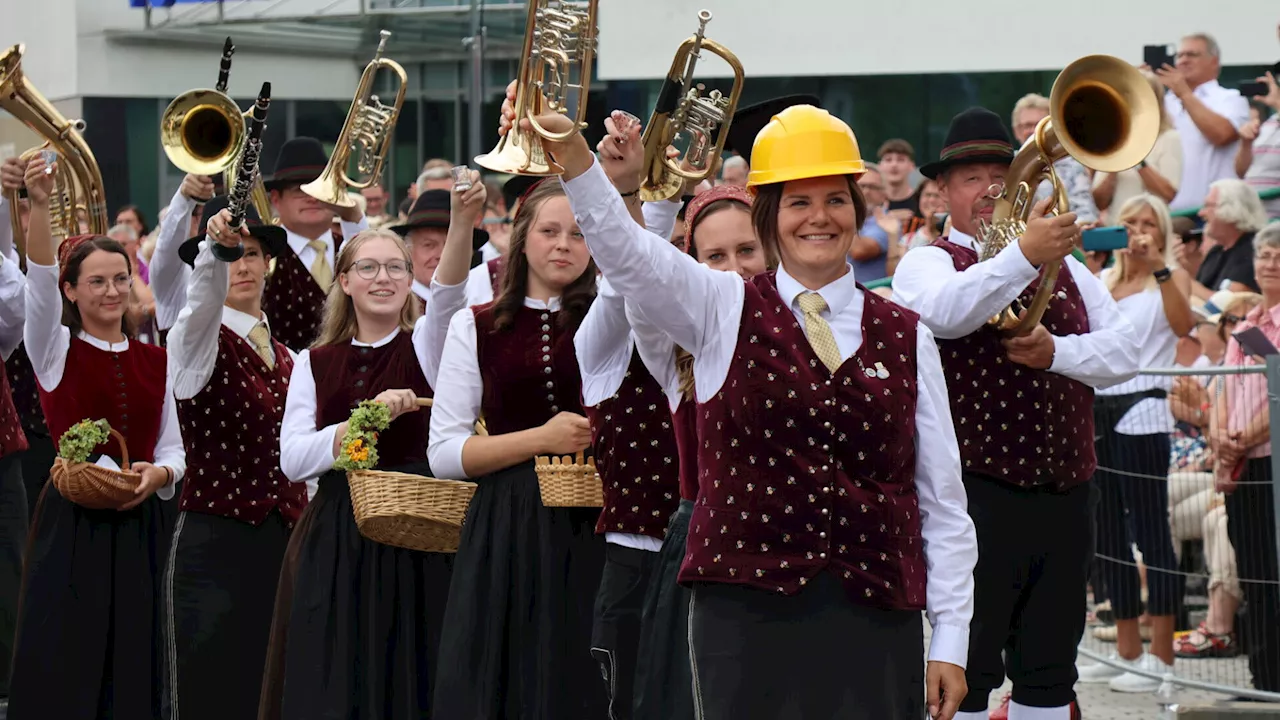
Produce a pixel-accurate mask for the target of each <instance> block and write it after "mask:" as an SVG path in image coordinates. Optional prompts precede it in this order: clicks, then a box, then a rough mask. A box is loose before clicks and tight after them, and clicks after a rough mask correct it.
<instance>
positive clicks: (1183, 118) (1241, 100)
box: [1164, 80, 1249, 210]
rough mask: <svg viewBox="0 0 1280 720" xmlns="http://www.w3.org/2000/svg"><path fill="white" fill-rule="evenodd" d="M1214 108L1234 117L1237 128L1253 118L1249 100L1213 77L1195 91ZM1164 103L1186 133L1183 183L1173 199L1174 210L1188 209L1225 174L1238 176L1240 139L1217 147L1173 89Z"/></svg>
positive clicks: (1170, 115)
mask: <svg viewBox="0 0 1280 720" xmlns="http://www.w3.org/2000/svg"><path fill="white" fill-rule="evenodd" d="M1192 92H1193V93H1195V96H1196V97H1197V98H1199V99H1200V102H1202V103H1204V104H1205V106H1207V107H1208V108H1209V109H1210V110H1212V111H1214V112H1215V113H1217V114H1219V115H1221V116H1223V117H1225V118H1226V119H1227V120H1229V121H1231V124H1232V126H1234V127H1235V128H1236V129H1237V130H1239V129H1240V126H1241V125H1244V124H1245V123H1246V122H1248V120H1249V101H1248V100H1247V99H1245V97H1244V96H1243V95H1241V94H1240V91H1239V90H1231V89H1227V88H1224V87H1222V86H1221V85H1219V84H1218V81H1217V80H1210V81H1209V82H1207V83H1204V84H1202V85H1200V86H1199V87H1197V88H1196V89H1195V90H1193V91H1192ZM1164 107H1165V110H1167V111H1168V112H1169V117H1170V119H1172V120H1173V126H1174V127H1175V128H1177V130H1178V135H1180V136H1181V137H1182V183H1181V185H1179V186H1178V194H1177V195H1175V196H1174V197H1173V202H1171V203H1169V208H1170V209H1171V210H1185V209H1187V208H1193V207H1199V206H1200V205H1203V204H1204V198H1205V196H1206V195H1208V194H1209V185H1211V184H1212V183H1213V182H1215V181H1217V180H1221V179H1223V178H1234V177H1235V176H1236V170H1235V160H1236V149H1237V148H1238V147H1239V145H1240V141H1239V140H1236V141H1235V142H1232V143H1228V144H1226V145H1223V146H1222V147H1214V145H1213V143H1211V142H1209V141H1208V140H1206V139H1205V137H1204V133H1201V132H1200V128H1198V127H1196V124H1195V121H1194V120H1192V119H1191V115H1190V113H1188V112H1187V111H1186V109H1185V108H1183V107H1182V101H1181V100H1179V99H1178V98H1177V97H1176V96H1174V94H1173V93H1171V92H1168V93H1165V95H1164Z"/></svg>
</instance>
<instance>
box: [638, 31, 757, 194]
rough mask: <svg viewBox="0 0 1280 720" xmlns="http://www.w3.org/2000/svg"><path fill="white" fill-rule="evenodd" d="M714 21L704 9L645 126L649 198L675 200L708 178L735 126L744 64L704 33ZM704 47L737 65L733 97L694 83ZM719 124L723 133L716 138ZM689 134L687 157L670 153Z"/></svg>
mask: <svg viewBox="0 0 1280 720" xmlns="http://www.w3.org/2000/svg"><path fill="white" fill-rule="evenodd" d="M710 21H711V12H710V11H708V10H703V11H702V12H700V13H698V32H697V34H696V35H694V36H693V37H691V38H689V39H688V40H685V41H684V42H683V43H682V44H681V45H680V49H679V50H677V51H676V57H675V60H673V61H672V63H671V70H670V71H668V73H667V79H666V80H665V81H664V82H663V84H662V90H661V91H660V92H659V93H658V104H657V107H655V108H654V110H653V116H652V117H650V118H649V123H648V125H646V126H645V130H644V139H643V142H644V167H645V177H644V180H643V181H642V182H641V184H640V199H641V200H643V201H645V202H659V201H661V200H667V199H670V198H672V197H675V196H676V195H677V194H679V192H680V189H681V188H682V187H683V186H684V184H685V182H686V181H689V180H697V181H702V180H705V179H707V177H708V176H710V175H711V174H713V173H714V172H715V171H716V166H717V164H718V163H719V160H720V155H721V153H723V152H724V144H725V141H727V140H728V139H729V126H730V124H731V123H732V121H733V113H734V111H736V110H737V108H738V99H739V97H741V95H742V82H743V70H742V63H741V62H739V61H738V57H737V56H736V55H734V54H733V53H732V52H730V51H729V49H728V48H726V47H724V46H723V45H721V44H720V43H717V42H715V41H714V40H707V39H705V38H704V37H703V34H704V33H705V32H706V29H707V23H708V22H710ZM703 49H706V50H709V51H710V52H712V53H713V54H715V55H719V56H720V57H721V58H723V59H724V61H725V62H727V63H728V64H729V67H731V68H733V76H734V77H733V89H732V90H730V92H729V97H727V98H726V97H725V96H724V95H723V94H722V93H721V92H720V91H719V90H712V91H711V92H710V93H709V94H708V95H705V96H704V95H703V94H702V93H703V91H704V90H705V88H704V87H703V85H701V84H699V85H697V86H696V87H695V86H694V85H693V71H694V67H695V66H696V65H697V64H698V60H699V59H700V58H701V51H702V50H703ZM717 127H719V129H720V132H719V133H718V134H716V135H715V140H714V141H713V140H712V136H713V133H715V132H716V128H717ZM683 134H687V135H688V137H689V147H688V149H686V150H685V152H684V154H683V156H681V157H676V158H669V157H667V148H668V147H669V146H671V145H673V144H675V141H676V139H677V138H679V137H680V136H681V135H683ZM686 167H688V168H690V169H688V170H686V169H685V168H686Z"/></svg>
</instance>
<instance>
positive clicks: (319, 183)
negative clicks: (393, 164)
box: [302, 30, 409, 208]
mask: <svg viewBox="0 0 1280 720" xmlns="http://www.w3.org/2000/svg"><path fill="white" fill-rule="evenodd" d="M380 35H381V39H380V40H379V41H378V51H377V52H376V53H375V54H374V56H373V60H372V61H371V62H370V63H369V64H368V65H366V66H365V69H364V74H362V75H361V76H360V85H359V86H358V87H357V88H356V97H355V99H354V100H352V101H351V110H350V111H349V112H348V113H347V121H346V122H345V123H343V125H342V133H341V134H340V135H338V142H337V144H336V145H335V146H334V148H333V155H330V156H329V164H328V165H327V166H325V169H324V172H323V173H321V175H320V177H318V178H316V179H315V180H313V181H311V182H309V183H307V184H306V185H303V186H302V192H304V193H306V194H308V195H310V196H311V197H313V198H315V199H317V200H319V201H320V202H325V203H329V204H330V205H336V206H338V207H343V208H349V207H355V204H356V201H355V200H354V199H353V198H352V197H351V196H350V195H349V194H348V192H347V191H348V190H363V189H365V188H367V187H371V186H373V185H375V184H377V182H378V179H379V178H380V177H381V176H382V163H383V162H385V161H386V159H387V152H388V151H390V149H391V132H392V130H394V129H395V126H396V120H397V119H399V117H400V107H401V106H402V105H404V93H405V88H406V87H407V86H408V83H409V77H408V76H407V75H406V74H405V72H404V68H403V67H401V66H400V63H398V62H396V61H394V60H390V59H388V58H384V57H382V53H383V51H385V50H386V49H387V38H389V37H391V33H390V32H389V31H387V30H383V31H382V32H381V34H380ZM384 68H385V69H387V70H390V71H391V72H392V73H393V74H394V75H395V76H396V79H397V80H399V82H400V87H399V89H398V90H397V91H396V101H395V103H394V104H392V105H384V104H382V102H381V101H379V100H378V96H377V95H374V94H373V81H374V79H375V78H376V77H377V75H378V71H379V70H381V69H384ZM353 153H354V154H355V156H356V173H357V177H354V178H353V177H351V176H350V175H348V174H347V170H348V169H349V168H348V165H349V164H350V161H351V156H352V154H353Z"/></svg>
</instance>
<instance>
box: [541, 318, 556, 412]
mask: <svg viewBox="0 0 1280 720" xmlns="http://www.w3.org/2000/svg"><path fill="white" fill-rule="evenodd" d="M538 319H540V320H542V362H543V366H542V374H543V375H550V374H551V334H550V333H551V325H550V324H549V321H550V320H551V315H549V314H548V313H542V315H540V316H539V318H538ZM555 390H556V384H555V382H553V381H552V380H547V402H549V403H551V412H552V414H554V413H558V412H560V406H558V405H556V392H555Z"/></svg>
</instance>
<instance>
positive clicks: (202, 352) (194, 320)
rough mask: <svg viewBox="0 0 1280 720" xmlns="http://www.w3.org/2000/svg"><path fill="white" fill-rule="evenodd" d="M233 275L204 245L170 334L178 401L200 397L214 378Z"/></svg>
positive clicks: (204, 244)
mask: <svg viewBox="0 0 1280 720" xmlns="http://www.w3.org/2000/svg"><path fill="white" fill-rule="evenodd" d="M230 275H231V270H230V263H226V262H223V261H221V260H219V259H217V258H216V257H214V255H213V250H212V249H211V248H210V245H209V241H208V240H204V241H203V242H201V243H200V253H199V254H198V255H196V262H195V267H194V268H192V272H191V283H190V286H189V288H188V290H187V293H186V294H187V305H186V307H184V308H182V312H181V313H179V314H178V321H177V322H176V323H174V325H173V329H172V330H170V331H169V342H168V349H169V376H170V377H172V378H173V392H174V394H175V395H176V396H177V398H178V399H179V400H189V399H191V398H193V397H195V396H196V395H198V394H199V393H200V391H201V390H203V389H204V386H205V385H207V384H208V383H209V378H210V377H212V376H213V367H214V365H215V364H216V363H217V362H218V334H219V331H220V329H221V327H222V306H223V303H225V302H226V301H227V283H228V281H229V278H230Z"/></svg>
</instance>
